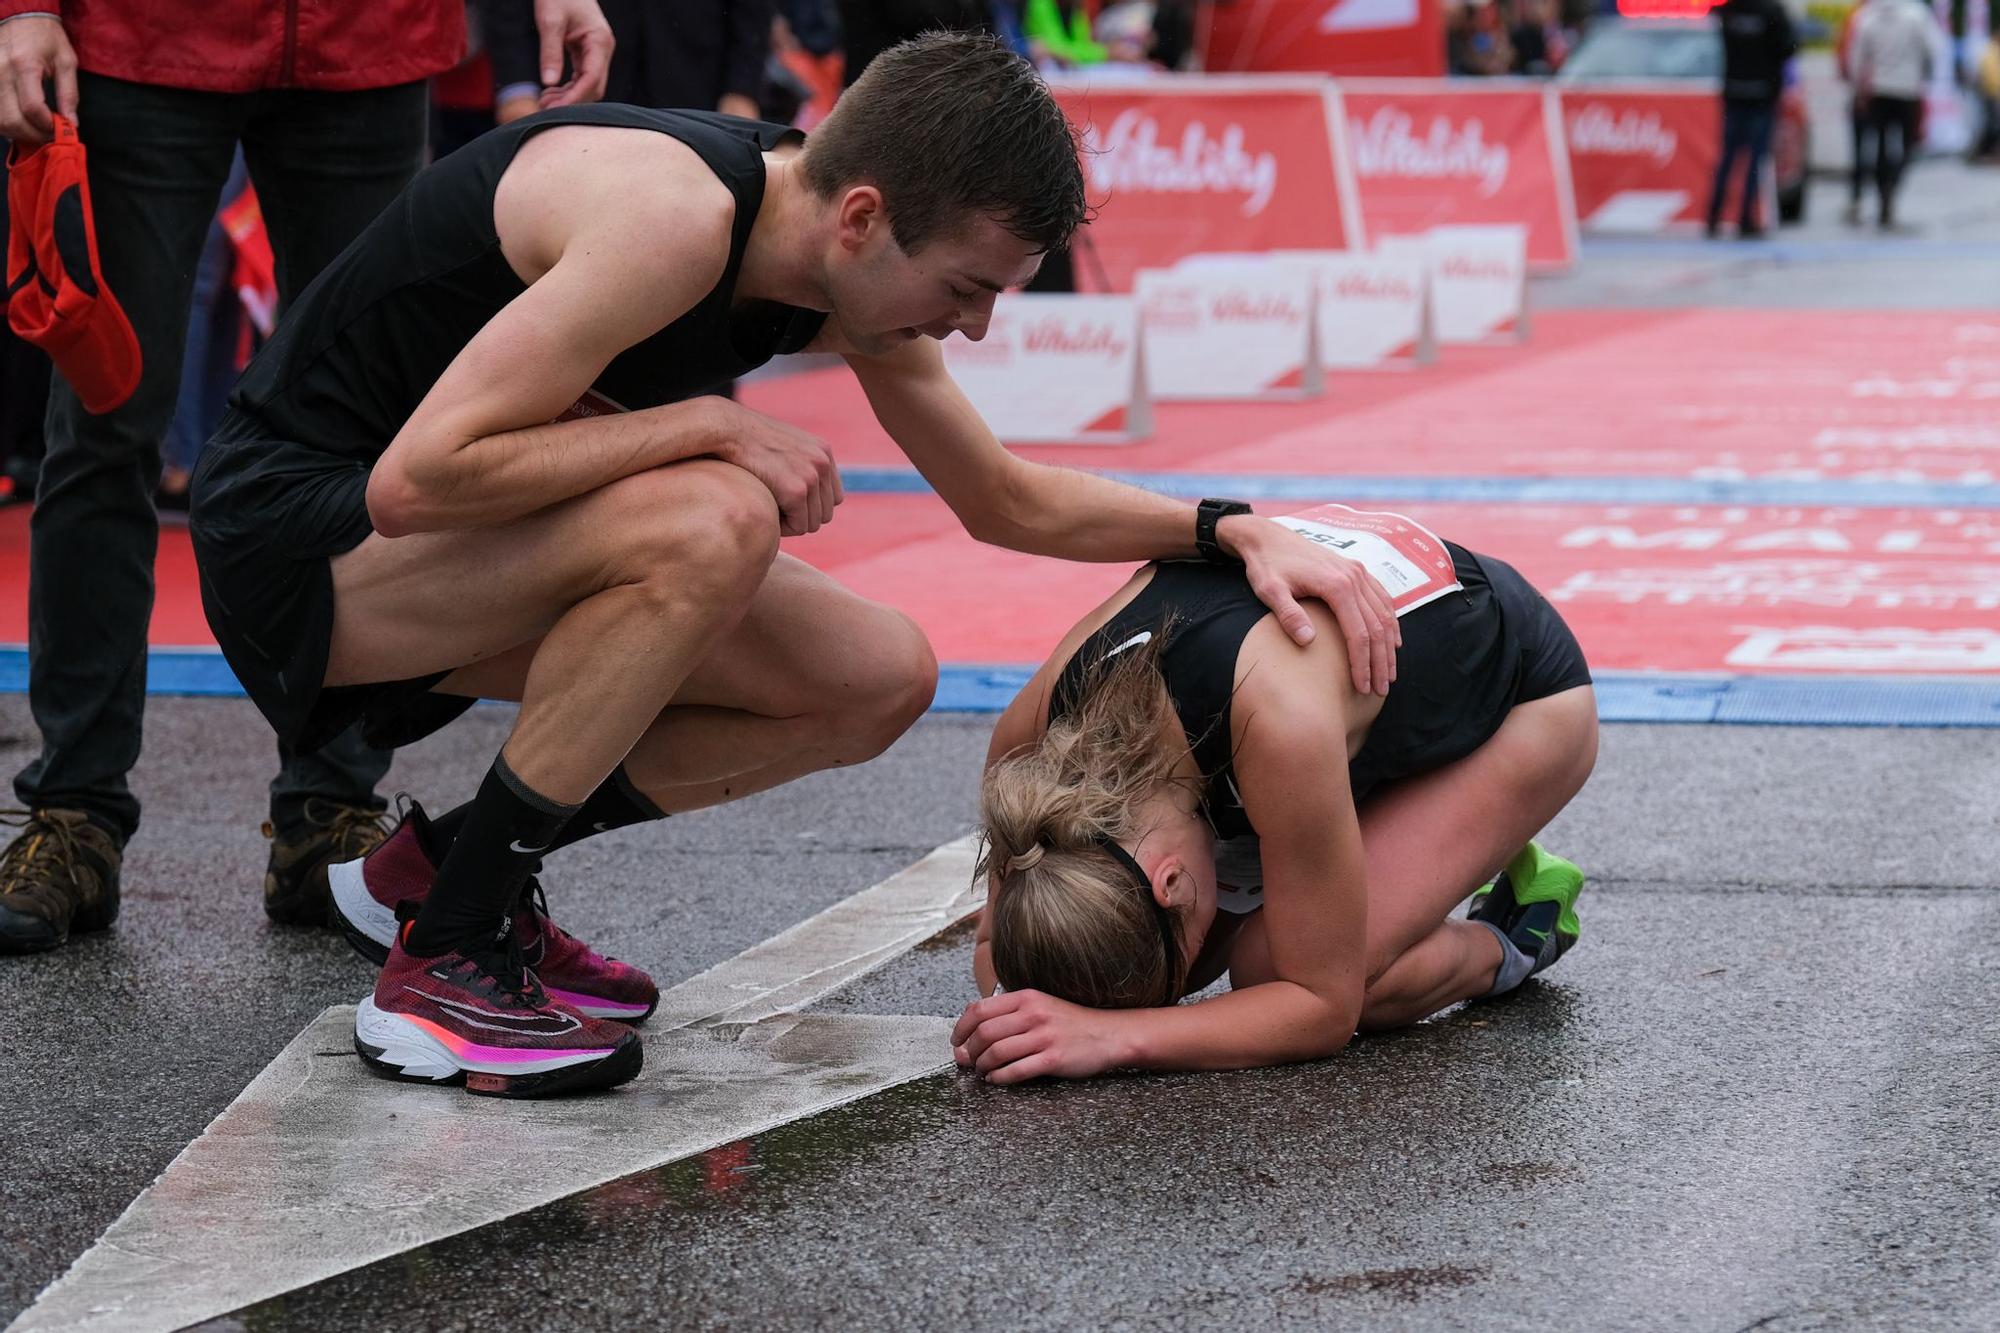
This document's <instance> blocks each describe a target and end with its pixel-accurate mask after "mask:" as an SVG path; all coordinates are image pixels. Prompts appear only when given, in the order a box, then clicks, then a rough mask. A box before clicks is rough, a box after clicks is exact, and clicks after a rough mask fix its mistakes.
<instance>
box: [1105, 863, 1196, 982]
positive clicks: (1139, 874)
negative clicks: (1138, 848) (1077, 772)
mask: <svg viewBox="0 0 2000 1333" xmlns="http://www.w3.org/2000/svg"><path fill="white" fill-rule="evenodd" d="M1091 843H1092V844H1093V845H1094V846H1096V847H1097V848H1098V849H1099V850H1101V851H1104V852H1106V853H1108V854H1109V855H1110V857H1111V859H1112V860H1114V861H1116V862H1117V863H1118V864H1119V865H1121V866H1123V867H1124V868H1125V873H1126V874H1128V875H1130V876H1131V877H1132V884H1133V886H1134V887H1135V888H1137V889H1138V890H1139V892H1140V894H1141V895H1142V896H1143V897H1144V898H1145V900H1146V905H1147V906H1148V907H1150V908H1152V909H1153V920H1154V922H1155V923H1156V924H1157V925H1158V926H1159V928H1160V947H1161V949H1162V950H1163V951H1164V952H1165V954H1166V958H1167V994H1166V998H1165V999H1164V1000H1162V1001H1161V1002H1160V1004H1161V1007H1162V1008H1168V1007H1171V1006H1173V1005H1175V1004H1178V1003H1179V1002H1180V998H1181V982H1180V976H1181V944H1180V941H1179V940H1178V939H1176V938H1175V936H1174V915H1173V913H1172V912H1169V911H1168V910H1167V909H1166V908H1164V907H1162V906H1160V901H1159V899H1157V898H1155V897H1154V896H1153V881H1152V878H1151V877H1150V876H1148V875H1147V874H1146V870H1145V867H1143V866H1141V865H1140V864H1139V863H1138V861H1136V860H1134V859H1133V857H1132V853H1130V852H1128V851H1126V850H1125V849H1124V848H1123V847H1121V846H1119V845H1118V843H1117V841H1116V840H1115V839H1112V838H1107V837H1105V836H1104V835H1103V834H1099V835H1097V836H1096V837H1094V838H1092V839H1091Z"/></svg>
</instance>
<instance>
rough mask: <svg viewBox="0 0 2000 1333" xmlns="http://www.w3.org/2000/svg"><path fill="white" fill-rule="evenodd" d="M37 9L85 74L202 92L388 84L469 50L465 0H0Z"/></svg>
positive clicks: (8, 8) (13, 10)
mask: <svg viewBox="0 0 2000 1333" xmlns="http://www.w3.org/2000/svg"><path fill="white" fill-rule="evenodd" d="M34 13H58V14H60V15H61V16H62V21H63V29H64V31H65V32H67V33H68V34H69V41H70V45H71V46H73V47H75V48H76V59H77V63H78V64H79V65H81V66H82V67H83V68H84V69H87V70H89V71H90V72H91V73H93V74H103V75H107V76H109V77H111V78H114V79H125V80H128V81H130V82H133V83H152V84H160V85H163V86H165V87H169V88H193V89H198V90H200V91H203V92H217V93H247V92H255V91H256V90H258V89H260V88H315V89H320V90H323V91H328V92H353V91H355V90H357V89H361V88H386V87H389V86H390V85H392V84H397V83H410V82H412V81H414V80H416V79H423V78H428V77H429V76H431V75H433V74H436V73H437V72H438V71H440V70H446V69H450V68H451V67H452V66H453V65H456V64H457V63H458V62H459V60H460V59H461V58H462V57H463V56H464V55H465V0H0V19H4V18H10V17H12V16H13V15H16V14H34Z"/></svg>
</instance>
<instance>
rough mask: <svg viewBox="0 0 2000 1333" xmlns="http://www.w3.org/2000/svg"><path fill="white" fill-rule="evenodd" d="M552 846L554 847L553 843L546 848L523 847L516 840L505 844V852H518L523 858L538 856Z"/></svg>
mask: <svg viewBox="0 0 2000 1333" xmlns="http://www.w3.org/2000/svg"><path fill="white" fill-rule="evenodd" d="M553 846H555V844H554V843H549V844H548V846H545V847H523V846H522V845H521V844H520V841H519V840H518V839H517V840H515V841H514V842H510V843H508V844H507V850H508V851H510V852H519V853H520V854H521V855H523V856H540V855H541V854H542V853H543V852H546V851H547V850H548V849H549V847H553Z"/></svg>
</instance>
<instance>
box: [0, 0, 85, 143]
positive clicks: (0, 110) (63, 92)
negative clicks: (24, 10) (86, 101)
mask: <svg viewBox="0 0 2000 1333" xmlns="http://www.w3.org/2000/svg"><path fill="white" fill-rule="evenodd" d="M49 79H54V80H55V84H56V106H55V109H56V111H58V112H59V113H61V114H62V115H64V116H67V117H69V118H70V119H71V120H74V119H76V52H75V51H73V50H71V49H70V44H69V36H68V34H66V33H65V32H63V25H62V20H61V19H59V18H57V17H55V16H54V15H48V16H46V17H44V16H42V15H38V14H34V15H23V16H21V17H20V18H17V19H15V20H14V21H12V22H11V23H0V139H17V140H19V141H20V142H22V143H47V142H48V141H49V140H50V139H52V138H54V137H55V132H56V123H55V120H54V118H53V117H51V116H50V114H49V104H48V98H47V95H46V94H45V93H44V92H43V90H42V84H43V83H44V82H45V81H47V80H49Z"/></svg>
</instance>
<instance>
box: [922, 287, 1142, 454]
mask: <svg viewBox="0 0 2000 1333" xmlns="http://www.w3.org/2000/svg"><path fill="white" fill-rule="evenodd" d="M941 345H942V347H943V349H944V360H945V366H946V367H947V368H948V369H949V370H950V371H951V377H952V379H954V380H956V381H957V382H958V387H959V388H960V389H962V390H964V391H965V396H966V397H967V398H969V399H971V400H972V405H973V406H974V407H976V408H978V409H979V415H980V416H981V417H983V418H985V421H986V424H987V425H988V426H990V427H991V428H992V430H993V433H994V434H995V435H997V436H999V437H1000V438H1001V439H1002V440H1003V441H1005V442H1007V443H1009V444H1122V443H1128V442H1131V441H1134V440H1142V439H1144V438H1146V437H1147V436H1148V435H1150V434H1151V433H1152V429H1153V422H1152V411H1151V407H1150V405H1149V403H1148V402H1147V398H1146V383H1145V373H1144V371H1143V369H1142V367H1141V362H1140V355H1139V303H1138V301H1137V300H1136V299H1134V298H1133V297H1130V296H1056V295H1041V294H1034V293H1019V292H1009V293H1007V294H1006V295H1003V296H1001V297H1000V298H999V299H997V300H996V301H994V303H993V318H992V320H991V321H990V322H989V323H988V324H987V326H986V336H985V337H984V338H982V339H981V340H980V341H978V342H969V341H967V340H966V339H964V338H947V339H945V340H944V342H943V344H941Z"/></svg>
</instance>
